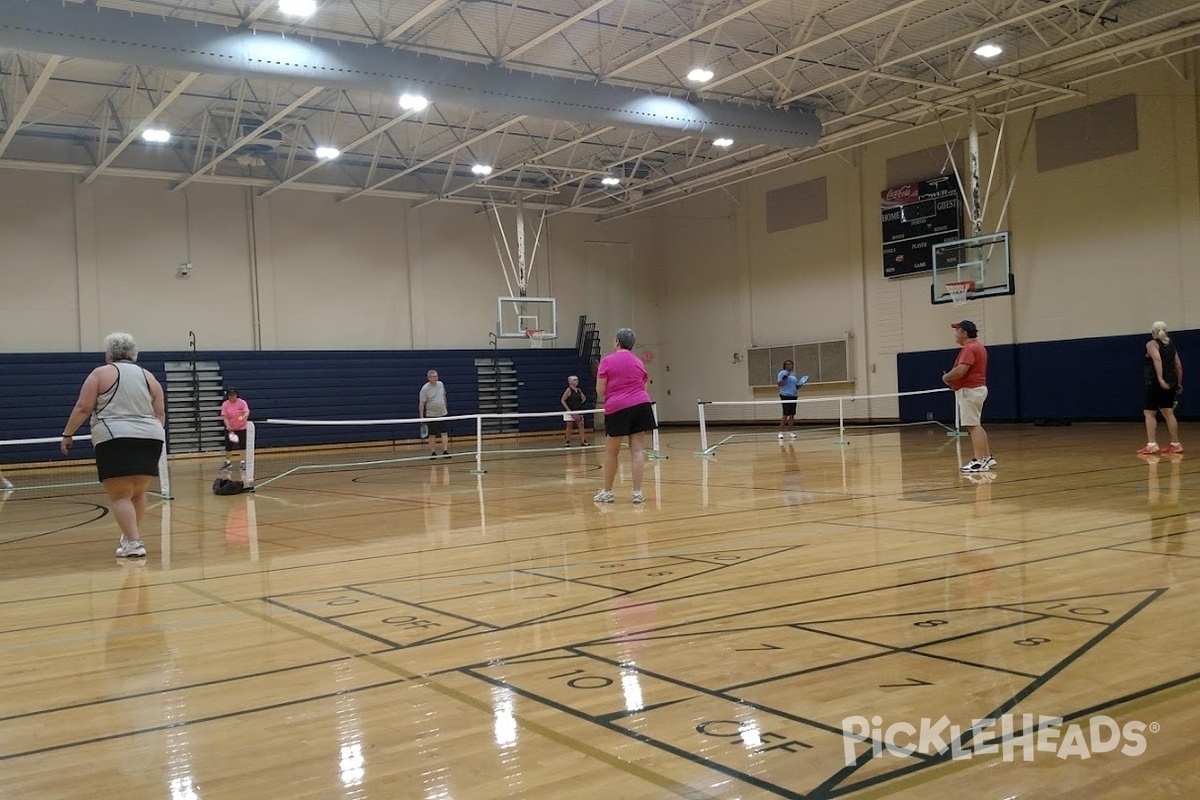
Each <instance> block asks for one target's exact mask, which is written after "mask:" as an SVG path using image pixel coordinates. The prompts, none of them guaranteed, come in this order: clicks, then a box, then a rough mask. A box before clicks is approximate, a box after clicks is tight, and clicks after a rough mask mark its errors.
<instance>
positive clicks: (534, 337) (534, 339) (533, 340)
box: [525, 328, 546, 350]
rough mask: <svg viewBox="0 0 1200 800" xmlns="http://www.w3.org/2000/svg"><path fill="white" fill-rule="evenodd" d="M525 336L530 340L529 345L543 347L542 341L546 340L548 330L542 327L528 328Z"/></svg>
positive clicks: (536, 347) (534, 347)
mask: <svg viewBox="0 0 1200 800" xmlns="http://www.w3.org/2000/svg"><path fill="white" fill-rule="evenodd" d="M525 338H526V339H528V340H529V346H530V347H531V348H533V349H535V350H537V349H539V348H541V346H542V342H544V341H545V340H546V331H545V330H543V329H542V328H530V329H526V331H525Z"/></svg>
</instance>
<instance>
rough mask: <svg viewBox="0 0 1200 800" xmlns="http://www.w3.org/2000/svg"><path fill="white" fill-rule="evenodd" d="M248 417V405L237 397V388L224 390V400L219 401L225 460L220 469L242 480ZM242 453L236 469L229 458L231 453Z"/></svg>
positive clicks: (244, 465) (235, 478)
mask: <svg viewBox="0 0 1200 800" xmlns="http://www.w3.org/2000/svg"><path fill="white" fill-rule="evenodd" d="M248 419H250V406H249V405H247V404H246V401H245V400H243V399H242V398H240V397H238V390H237V389H234V388H232V387H230V388H228V389H226V390H225V402H224V403H221V420H222V421H223V422H224V423H225V462H224V463H223V464H221V470H222V471H224V470H230V472H231V473H232V474H231V476H230V477H231V478H232V479H233V480H235V481H240V480H242V470H244V469H245V468H246V462H245V460H244V459H245V453H246V420H248ZM237 452H241V453H242V460H241V461H240V463H239V464H238V468H237V469H236V470H234V469H233V463H232V462H231V461H230V459H231V458H232V457H233V456H232V455H231V454H232V453H237Z"/></svg>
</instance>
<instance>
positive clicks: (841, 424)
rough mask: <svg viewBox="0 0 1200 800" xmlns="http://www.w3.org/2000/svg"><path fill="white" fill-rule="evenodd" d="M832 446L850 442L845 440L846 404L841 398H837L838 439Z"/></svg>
mask: <svg viewBox="0 0 1200 800" xmlns="http://www.w3.org/2000/svg"><path fill="white" fill-rule="evenodd" d="M834 444H838V445H848V444H850V442H848V441H847V440H846V404H845V399H844V398H841V397H839V398H838V438H837V441H836V442H834Z"/></svg>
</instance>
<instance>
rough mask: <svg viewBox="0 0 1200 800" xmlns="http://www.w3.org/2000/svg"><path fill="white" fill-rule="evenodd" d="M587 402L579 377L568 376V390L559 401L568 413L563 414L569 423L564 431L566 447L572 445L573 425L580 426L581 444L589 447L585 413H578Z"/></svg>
mask: <svg viewBox="0 0 1200 800" xmlns="http://www.w3.org/2000/svg"><path fill="white" fill-rule="evenodd" d="M586 402H587V395H585V394H584V393H583V390H582V389H580V388H579V378H578V377H577V376H575V375H572V376H571V377H569V378H567V390H566V391H565V392H563V396H562V397H561V398H560V399H559V403H560V404H561V405H562V407H563V408H564V409H566V411H567V413H566V414H563V421H564V422H565V423H566V424H567V429H566V431H565V432H564V433H563V439H564V440H565V441H564V444H563V446H564V447H570V446H571V427H572V426H577V427H578V428H579V446H580V447H587V444H588V443H587V428H586V426H585V425H584V424H583V414H580V413H578V412H579V411H580V410H581V409H582V408H583V406H584V404H585V403H586Z"/></svg>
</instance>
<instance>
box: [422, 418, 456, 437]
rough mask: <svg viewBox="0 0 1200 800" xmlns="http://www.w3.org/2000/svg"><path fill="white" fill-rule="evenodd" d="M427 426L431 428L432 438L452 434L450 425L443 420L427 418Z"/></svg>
mask: <svg viewBox="0 0 1200 800" xmlns="http://www.w3.org/2000/svg"><path fill="white" fill-rule="evenodd" d="M425 424H426V425H428V426H429V435H430V436H441V435H442V434H443V433H446V434H448V433H450V423H449V422H447V421H445V420H443V419H432V418H430V417H426V418H425Z"/></svg>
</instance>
